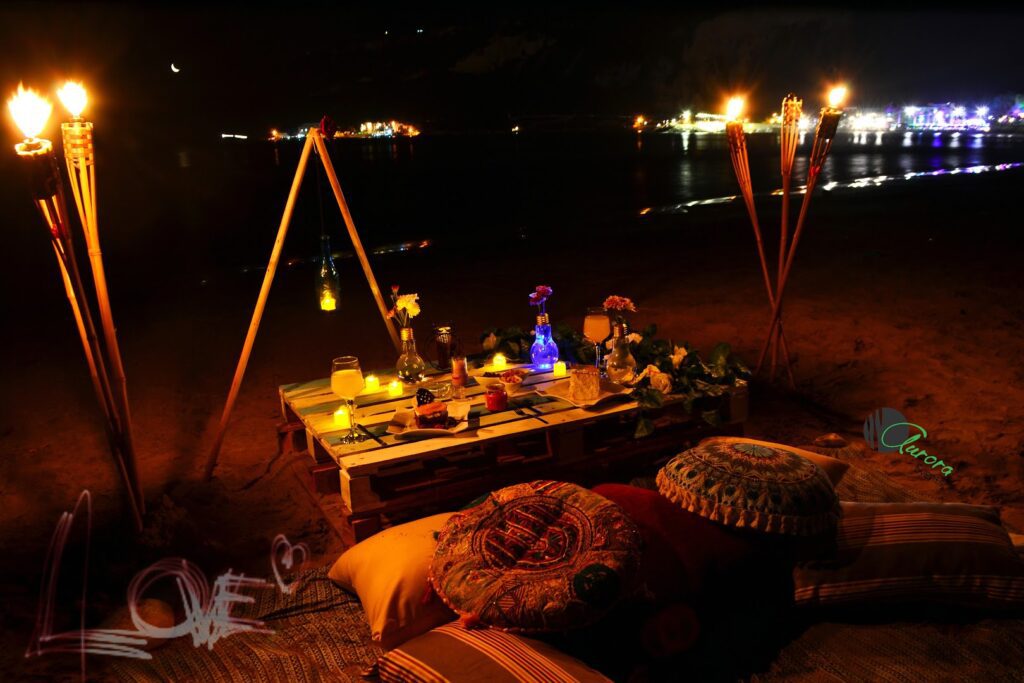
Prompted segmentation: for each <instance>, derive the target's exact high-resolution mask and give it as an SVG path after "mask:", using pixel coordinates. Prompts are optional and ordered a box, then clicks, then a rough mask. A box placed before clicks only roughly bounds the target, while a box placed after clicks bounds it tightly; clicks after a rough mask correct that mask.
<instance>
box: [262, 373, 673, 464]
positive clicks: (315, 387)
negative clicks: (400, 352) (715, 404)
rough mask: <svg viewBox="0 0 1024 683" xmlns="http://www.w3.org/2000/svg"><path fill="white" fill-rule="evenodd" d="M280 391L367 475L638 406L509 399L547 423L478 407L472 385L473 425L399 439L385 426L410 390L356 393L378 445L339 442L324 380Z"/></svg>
mask: <svg viewBox="0 0 1024 683" xmlns="http://www.w3.org/2000/svg"><path fill="white" fill-rule="evenodd" d="M480 372H482V371H479V370H478V371H476V372H474V373H473V374H474V375H478V374H480ZM379 376H380V377H381V383H382V385H386V383H387V382H388V381H390V376H389V375H387V374H384V373H381V375H379ZM436 378H437V379H439V380H442V381H443V380H447V379H448V376H447V375H438V376H436ZM554 381H562V380H555V379H554V378H553V377H552V376H551V373H550V372H547V373H534V374H532V375H529V376H528V377H527V378H526V381H525V386H526V387H529V388H533V389H538V388H543V387H546V386H549V385H550V384H551V383H553V382H554ZM280 393H281V398H282V401H283V402H284V404H286V406H287V407H288V408H289V409H290V410H291V411H293V412H294V414H295V415H297V416H298V417H299V419H301V420H302V421H303V423H305V425H306V429H307V432H308V434H309V439H310V441H311V442H312V441H316V442H318V443H319V445H320V447H322V448H323V449H324V450H325V451H326V452H327V453H328V454H329V455H330V456H331V457H332V458H333V459H334V460H335V461H336V462H337V463H338V465H339V466H340V467H342V469H343V470H344V471H346V472H348V473H349V475H350V476H352V477H356V476H359V475H365V474H372V473H374V472H377V471H378V470H379V469H381V468H382V467H391V466H394V465H397V464H400V463H405V462H408V461H414V460H416V459H418V458H423V457H428V456H429V457H434V456H442V455H443V456H449V455H450V454H453V453H457V452H459V451H464V450H467V449H469V448H472V447H473V446H476V445H480V444H484V443H493V442H497V441H499V440H502V439H508V438H510V437H516V436H520V435H523V434H527V433H530V432H535V433H538V434H543V433H546V432H550V431H552V430H564V429H565V426H566V425H570V424H573V423H576V424H577V426H578V427H579V428H582V427H583V426H584V425H586V424H589V423H592V422H595V421H597V420H602V419H607V418H608V417H610V416H613V415H627V414H629V413H631V412H636V411H637V410H638V406H637V404H636V402H635V401H631V400H623V399H619V400H617V401H614V402H610V403H607V404H604V405H603V406H601V407H600V408H598V409H596V410H594V409H592V410H586V409H581V408H576V407H574V406H572V405H571V404H569V403H567V402H565V401H562V400H560V399H557V398H555V397H551V396H541V395H538V394H535V393H524V392H520V393H517V394H515V395H513V396H512V397H511V398H512V401H513V402H515V403H518V404H522V403H527V404H530V405H535V406H536V408H537V410H538V411H540V412H541V413H543V418H544V420H545V421H546V422H547V424H545V423H542V422H541V421H540V420H537V419H535V418H534V417H532V416H529V414H528V412H526V413H525V414H524V415H518V414H516V413H515V412H514V411H513V410H512V409H510V410H507V411H501V412H498V413H491V412H489V411H486V410H481V406H482V405H483V404H484V396H483V394H484V388H483V387H480V386H478V385H477V386H471V387H467V389H466V397H467V398H468V399H469V400H470V404H471V406H472V408H473V411H474V414H475V415H477V416H478V418H477V419H478V423H479V427H478V428H477V429H474V430H467V431H466V432H461V433H459V434H456V435H454V436H452V437H442V438H435V439H423V440H419V441H403V440H400V439H398V438H396V437H395V436H394V435H391V434H387V433H386V432H385V430H384V427H385V426H386V425H387V423H388V422H389V421H390V419H391V416H392V415H393V414H394V411H395V410H396V409H398V408H408V407H409V406H410V399H411V397H412V395H413V394H414V393H415V391H414V390H413V389H407V390H406V392H405V395H404V396H402V397H399V398H390V397H387V396H386V394H385V395H381V394H382V393H383V392H378V393H374V394H369V395H365V396H360V397H358V398H357V399H356V420H357V421H358V422H359V423H360V424H362V425H363V426H365V427H367V428H368V429H369V430H370V431H371V432H372V433H374V434H375V435H377V436H378V437H379V438H380V439H381V440H382V441H383V442H384V446H381V445H380V444H378V443H377V442H376V441H374V440H370V439H367V440H365V441H363V442H360V443H355V444H344V443H341V440H342V438H343V437H344V436H345V435H346V434H347V430H340V429H338V428H337V427H336V426H335V425H334V411H335V410H337V408H338V407H339V406H340V405H341V403H342V402H341V400H340V399H339V398H338V397H337V396H336V395H334V393H333V392H332V391H331V389H330V380H329V378H324V379H318V380H313V381H311V382H303V383H298V384H288V385H284V386H282V387H281V388H280ZM672 403H674V401H669V402H668V405H671V404H672ZM311 450H312V444H311Z"/></svg>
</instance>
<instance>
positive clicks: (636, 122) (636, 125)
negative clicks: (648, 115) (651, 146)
mask: <svg viewBox="0 0 1024 683" xmlns="http://www.w3.org/2000/svg"><path fill="white" fill-rule="evenodd" d="M646 125H647V119H645V118H644V117H643V114H637V116H636V118H635V119H633V129H634V130H643V129H644V127H645V126H646Z"/></svg>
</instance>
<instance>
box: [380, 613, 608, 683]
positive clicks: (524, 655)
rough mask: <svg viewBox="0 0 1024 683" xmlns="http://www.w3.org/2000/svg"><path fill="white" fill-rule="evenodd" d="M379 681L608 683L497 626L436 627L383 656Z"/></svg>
mask: <svg viewBox="0 0 1024 683" xmlns="http://www.w3.org/2000/svg"><path fill="white" fill-rule="evenodd" d="M379 668H380V680H381V683H445V682H446V681H487V682H488V683H575V682H577V681H578V682H579V683H610V681H609V679H607V678H605V677H604V676H602V675H601V674H600V673H598V672H597V671H594V670H593V669H591V668H589V667H588V666H587V665H585V664H584V663H583V662H581V661H579V660H577V659H574V658H573V657H570V656H569V655H567V654H564V653H562V652H560V651H558V650H556V649H555V648H553V647H551V646H550V645H548V644H546V643H542V642H540V641H539V640H534V639H532V638H524V637H523V636H518V635H514V634H512V633H505V632H503V631H498V630H495V629H474V630H467V629H466V628H465V627H464V626H463V625H462V624H459V623H454V624H449V625H447V626H441V627H440V628H435V629H434V630H433V631H430V632H429V633H425V634H423V635H421V636H419V637H418V638H415V639H413V640H410V641H409V642H407V643H405V644H404V645H402V646H401V647H400V648H398V649H396V650H392V651H391V652H389V653H388V654H387V655H386V656H385V657H383V658H382V659H381V660H380V663H379Z"/></svg>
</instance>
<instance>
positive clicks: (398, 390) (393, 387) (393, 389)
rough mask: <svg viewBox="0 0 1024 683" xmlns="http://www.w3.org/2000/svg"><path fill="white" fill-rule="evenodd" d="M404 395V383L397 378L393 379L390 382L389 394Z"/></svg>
mask: <svg viewBox="0 0 1024 683" xmlns="http://www.w3.org/2000/svg"><path fill="white" fill-rule="evenodd" d="M401 395H402V383H401V382H399V381H398V380H397V379H393V380H391V381H390V382H389V383H388V396H401Z"/></svg>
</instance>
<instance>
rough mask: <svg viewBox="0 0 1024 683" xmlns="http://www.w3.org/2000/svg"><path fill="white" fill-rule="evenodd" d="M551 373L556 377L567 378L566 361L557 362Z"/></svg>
mask: <svg viewBox="0 0 1024 683" xmlns="http://www.w3.org/2000/svg"><path fill="white" fill-rule="evenodd" d="M551 371H552V372H551V374H552V375H554V376H555V377H565V374H566V372H565V361H564V360H559V361H555V364H554V366H552V368H551Z"/></svg>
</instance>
